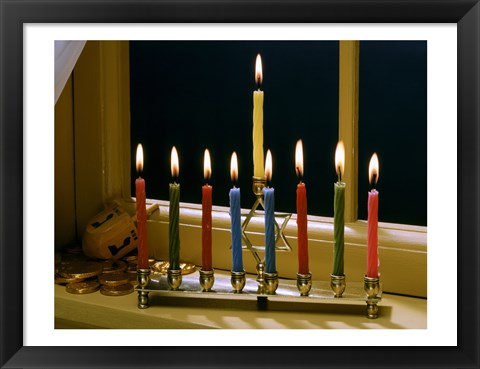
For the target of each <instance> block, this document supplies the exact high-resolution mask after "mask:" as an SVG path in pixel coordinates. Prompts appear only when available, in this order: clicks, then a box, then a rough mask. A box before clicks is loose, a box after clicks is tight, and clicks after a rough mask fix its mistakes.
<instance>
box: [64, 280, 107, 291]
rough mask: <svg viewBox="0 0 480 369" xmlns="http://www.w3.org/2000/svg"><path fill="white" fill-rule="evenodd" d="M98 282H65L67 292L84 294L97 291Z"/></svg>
mask: <svg viewBox="0 0 480 369" xmlns="http://www.w3.org/2000/svg"><path fill="white" fill-rule="evenodd" d="M99 288H100V284H99V283H98V282H97V281H87V282H77V283H69V284H67V287H66V290H67V292H69V293H75V294H86V293H92V292H95V291H98V289H99Z"/></svg>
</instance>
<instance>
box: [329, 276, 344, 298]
mask: <svg viewBox="0 0 480 369" xmlns="http://www.w3.org/2000/svg"><path fill="white" fill-rule="evenodd" d="M346 286H347V284H346V283H345V274H344V275H333V274H330V287H331V288H332V291H333V294H334V296H335V297H342V295H343V293H344V292H345V287H346Z"/></svg>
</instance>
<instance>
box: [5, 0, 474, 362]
mask: <svg viewBox="0 0 480 369" xmlns="http://www.w3.org/2000/svg"><path fill="white" fill-rule="evenodd" d="M478 2H479V1H478V0H416V1H414V0H383V1H373V2H372V1H368V0H356V1H355V0H324V1H322V0H316V1H314V0H300V1H292V0H259V1H256V2H250V1H248V2H247V1H239V0H197V1H190V0H176V1H171V0H158V1H155V0H138V1H134V0H124V1H108V0H97V1H84V0H79V1H56V0H53V1H52V0H32V1H13V0H0V14H1V17H0V22H1V28H0V30H1V31H0V32H1V41H0V42H1V44H0V47H1V48H0V62H1V64H0V73H1V75H0V107H1V108H0V119H1V121H0V122H1V124H0V139H1V146H0V149H1V151H0V152H1V154H0V155H1V160H0V227H1V228H0V237H1V238H0V250H1V254H0V278H1V280H0V282H1V289H0V293H1V297H0V306H1V311H0V314H1V321H0V329H1V332H0V334H1V335H0V342H1V343H0V364H1V365H2V367H4V368H20V367H22V368H33V367H38V368H53V367H56V368H99V367H101V368H109V367H112V368H116V367H132V368H154V367H161V368H196V367H199V368H200V367H205V368H216V367H218V368H226V367H229V368H241V367H249V368H250V367H251V368H255V367H259V368H260V367H261V368H270V367H282V368H284V367H292V368H300V367H309V368H316V367H319V368H320V367H329V368H334V367H342V368H346V367H357V368H374V367H378V368H386V367H391V368H417V367H418V368H426V367H429V368H431V367H436V368H440V367H442V368H445V367H449V368H450V367H451V368H479V365H480V360H479V351H478V347H479V346H480V342H479V311H480V307H479V292H478V291H479V272H478V271H479V269H480V268H479V255H480V253H479V234H478V229H479V222H478V220H479V216H478V215H479V209H478V208H479V202H478V200H479V196H478V194H479V147H480V145H479V128H478V127H479V123H480V122H479V118H480V115H479V103H480V99H479V82H480V79H479V77H480V76H479V69H480V60H479V55H480V37H479V36H480V5H479V3H478ZM57 22H59V23H143V22H146V23H162V22H169V23H176V22H185V23H189V22H194V23H229V22H231V23H377V22H378V23H417V22H419V23H456V24H457V40H458V71H457V76H458V101H457V108H458V131H457V132H458V173H457V183H458V195H457V196H458V198H457V199H458V207H459V209H458V220H457V224H458V227H457V231H458V254H457V259H458V263H459V265H461V267H459V268H458V276H457V278H458V301H457V314H458V315H457V320H458V345H457V346H456V347H379V346H381V342H366V343H365V347H342V346H338V347H270V346H265V347H235V346H231V347H222V348H218V347H162V346H161V342H162V340H164V339H166V338H165V337H166V335H162V336H161V337H160V336H159V347H128V348H127V347H31V346H23V331H24V329H23V328H24V327H23V309H22V307H23V291H22V288H21V287H22V285H23V282H22V275H23V271H22V265H23V252H22V248H23V247H22V242H23V235H24V231H28V230H24V229H23V205H24V200H23V192H22V190H23V180H24V176H23V133H24V132H23V62H22V60H23V24H24V23H57ZM52 96H53V95H52ZM52 101H53V99H52ZM7 159H8V160H7ZM452 180H454V179H453V178H452ZM452 195H453V194H452ZM45 247H49V246H47V245H45ZM445 277H446V278H449V277H450V276H448V275H445ZM447 295H448V291H446V296H447ZM445 303H446V304H455V301H451V300H449V299H448V298H447V297H446V299H445ZM346 334H348V333H346ZM132 338H133V339H135V340H137V339H139V340H141V337H132Z"/></svg>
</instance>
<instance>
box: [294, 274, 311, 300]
mask: <svg viewBox="0 0 480 369" xmlns="http://www.w3.org/2000/svg"><path fill="white" fill-rule="evenodd" d="M297 288H298V290H299V291H300V296H308V294H309V293H310V290H311V289H312V273H308V274H300V273H297Z"/></svg>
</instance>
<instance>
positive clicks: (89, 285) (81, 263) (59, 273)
mask: <svg viewBox="0 0 480 369" xmlns="http://www.w3.org/2000/svg"><path fill="white" fill-rule="evenodd" d="M102 270H103V269H102V264H100V263H98V262H96V261H91V260H90V261H86V260H79V259H76V258H75V259H68V258H65V259H62V261H61V262H60V263H59V264H57V265H56V267H55V283H57V284H66V287H65V289H66V291H67V292H69V293H74V294H86V293H92V292H95V291H98V289H99V288H100V284H99V283H98V280H97V278H96V277H97V276H98V275H99V274H100V273H101V272H102Z"/></svg>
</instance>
